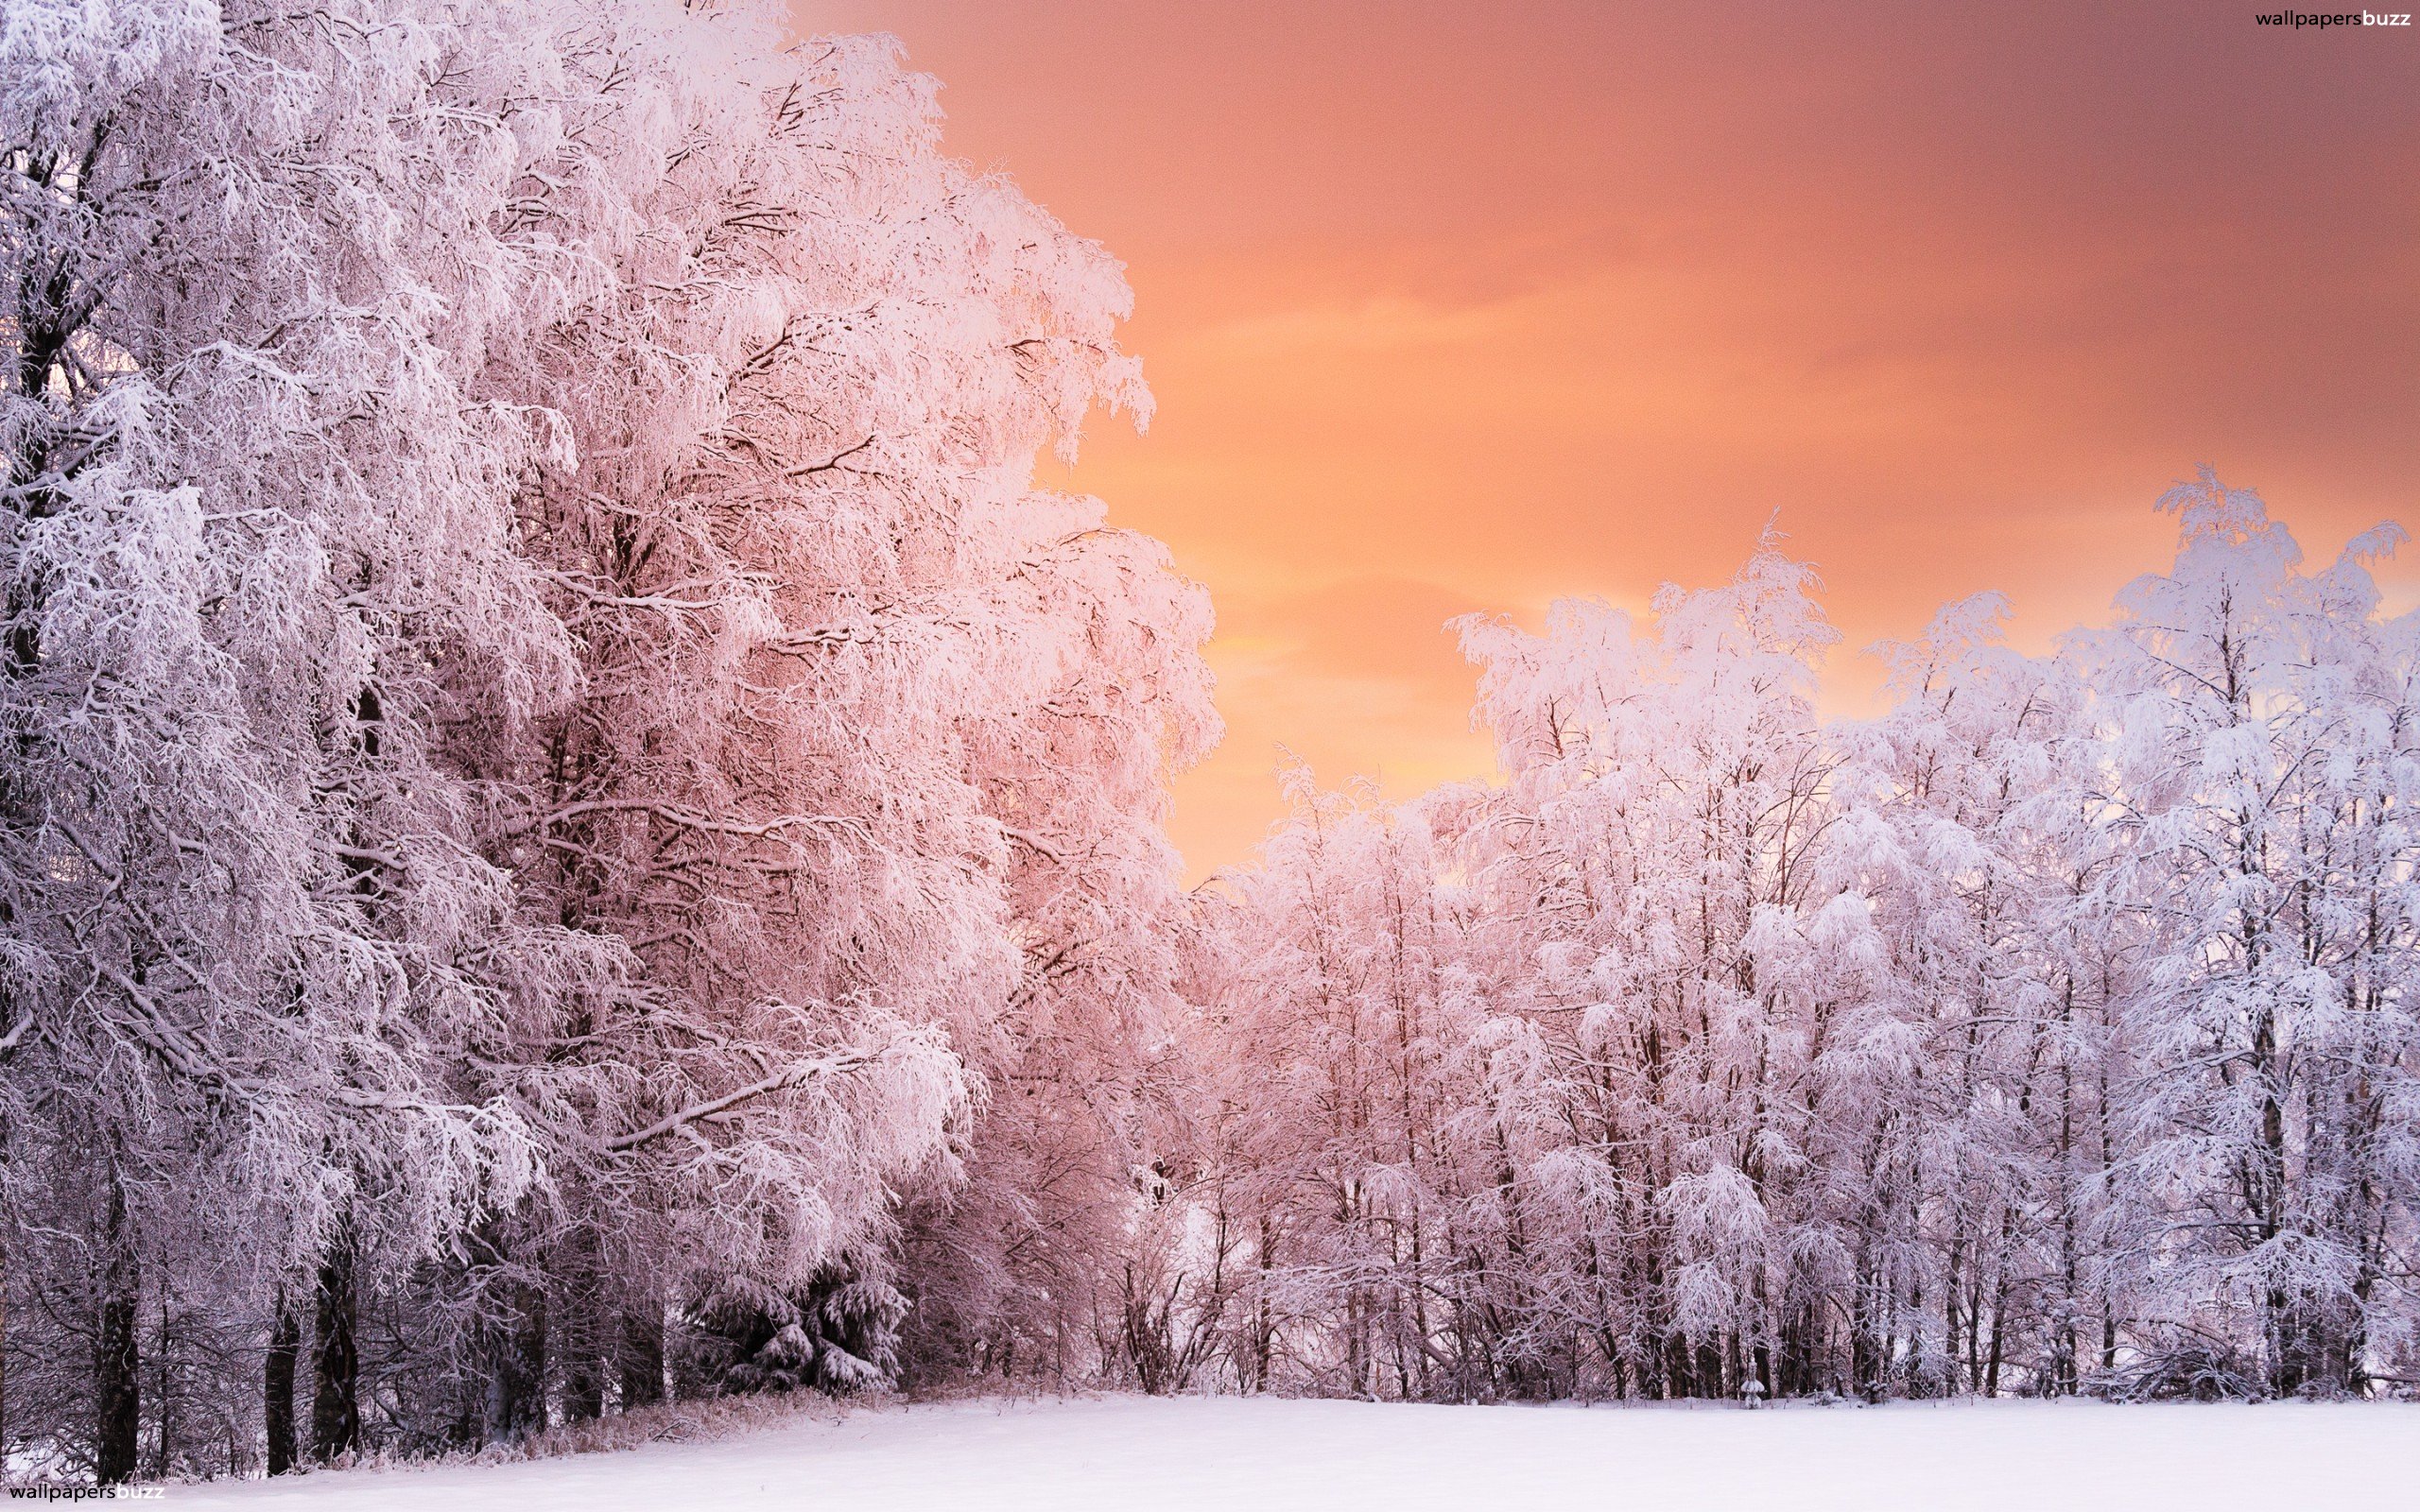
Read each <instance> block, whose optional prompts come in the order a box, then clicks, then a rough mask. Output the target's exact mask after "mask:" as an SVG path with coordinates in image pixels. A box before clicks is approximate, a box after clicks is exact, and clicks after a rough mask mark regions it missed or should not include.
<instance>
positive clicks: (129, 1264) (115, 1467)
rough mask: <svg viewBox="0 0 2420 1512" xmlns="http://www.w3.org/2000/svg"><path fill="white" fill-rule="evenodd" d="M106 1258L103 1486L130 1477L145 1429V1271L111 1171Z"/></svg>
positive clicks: (99, 1457) (99, 1411)
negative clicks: (138, 1327) (141, 1334)
mask: <svg viewBox="0 0 2420 1512" xmlns="http://www.w3.org/2000/svg"><path fill="white" fill-rule="evenodd" d="M103 1243H104V1245H105V1246H107V1251H108V1254H107V1258H106V1260H105V1261H104V1262H103V1271H102V1276H101V1314H100V1319H99V1324H100V1327H99V1331H98V1332H97V1333H96V1334H95V1338H94V1360H93V1364H94V1377H95V1394H94V1395H95V1402H94V1405H95V1409H96V1411H95V1424H94V1430H95V1431H94V1435H93V1441H94V1455H93V1475H94V1478H95V1480H96V1481H98V1482H99V1483H100V1484H101V1485H103V1486H115V1485H117V1484H118V1483H119V1482H121V1481H127V1480H130V1479H132V1478H133V1476H134V1470H135V1452H136V1446H137V1444H138V1442H139V1440H140V1438H141V1435H142V1429H143V1386H142V1377H141V1370H142V1364H143V1360H142V1351H141V1347H140V1346H139V1345H138V1344H137V1343H136V1342H135V1333H134V1329H135V1306H136V1302H137V1297H138V1293H139V1292H140V1290H141V1287H140V1284H139V1282H140V1279H141V1278H140V1276H139V1274H138V1272H137V1270H136V1268H135V1259H134V1241H133V1236H132V1235H131V1234H130V1233H128V1232H127V1222H126V1194H125V1192H124V1191H123V1190H122V1189H121V1188H120V1187H119V1186H118V1182H117V1173H116V1172H115V1171H114V1170H112V1172H111V1173H110V1206H109V1223H108V1228H107V1230H106V1233H105V1236H104V1239H103Z"/></svg>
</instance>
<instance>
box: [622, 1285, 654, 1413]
mask: <svg viewBox="0 0 2420 1512" xmlns="http://www.w3.org/2000/svg"><path fill="white" fill-rule="evenodd" d="M662 1400H664V1314H663V1311H662V1310H661V1309H660V1308H656V1307H653V1306H648V1307H638V1308H633V1309H631V1311H630V1312H628V1313H626V1314H623V1317H622V1410H623V1411H624V1412H628V1411H630V1410H631V1408H632V1407H649V1406H653V1405H654V1404H655V1403H657V1402H659V1401H662Z"/></svg>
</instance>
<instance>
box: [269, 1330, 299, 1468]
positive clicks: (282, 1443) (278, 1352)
mask: <svg viewBox="0 0 2420 1512" xmlns="http://www.w3.org/2000/svg"><path fill="white" fill-rule="evenodd" d="M301 1358H302V1321H301V1320H300V1319H299V1318H297V1317H296V1316H295V1315H294V1310H293V1309H292V1308H290V1307H288V1306H287V1305H286V1303H285V1288H284V1287H282V1286H281V1287H279V1288H278V1291H277V1318H276V1321H275V1323H274V1324H273V1325H272V1326H271V1329H270V1332H269V1336H268V1364H267V1365H266V1366H264V1367H263V1369H262V1372H261V1380H262V1388H263V1392H264V1399H263V1402H262V1414H261V1417H262V1420H263V1421H264V1422H265V1423H266V1424H267V1425H268V1472H269V1473H270V1474H271V1475H283V1474H285V1472H286V1471H288V1470H290V1469H293V1468H294V1366H295V1362H296V1361H298V1360H300V1359H301Z"/></svg>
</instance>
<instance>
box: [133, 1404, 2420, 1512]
mask: <svg viewBox="0 0 2420 1512" xmlns="http://www.w3.org/2000/svg"><path fill="white" fill-rule="evenodd" d="M2415 1497H2420V1406H2404V1405H2399V1404H2391V1403H2383V1402H2378V1403H2369V1402H2362V1403H2345V1404H2338V1405H2311V1404H2304V1403H2278V1404H2271V1405H2265V1406H2257V1407H2246V1406H2234V1405H2226V1406H2183V1405H2179V1406H2142V1407H2109V1406H2101V1405H2099V1404H2096V1403H2090V1402H2076V1401H2066V1402H2058V1403H2041V1402H1965V1403H1952V1404H1943V1405H1929V1404H1923V1403H1901V1404H1895V1405H1892V1406H1886V1407H1879V1408H1853V1407H1832V1408H1813V1407H1797V1406H1791V1407H1779V1408H1767V1409H1765V1410H1763V1411H1760V1412H1745V1411H1741V1410H1739V1409H1737V1408H1734V1407H1727V1406H1700V1407H1695V1408H1689V1407H1652V1406H1644V1407H1593V1408H1592V1407H1576V1406H1555V1407H1513V1406H1495V1407H1430V1406H1409V1405H1398V1404H1380V1403H1369V1402H1354V1401H1283V1400H1271V1399H1267V1398H1257V1399H1240V1400H1239V1399H1234V1398H1223V1399H1201V1398H1181V1399H1176V1400H1165V1399H1163V1400H1151V1399H1143V1398H1109V1399H1105V1400H1070V1401H1040V1402H1030V1401H1028V1402H1010V1403H990V1402H984V1403H965V1402H961V1403H953V1404H949V1405H942V1406H917V1407H898V1408H877V1409H871V1410H864V1411H857V1412H852V1413H849V1414H847V1415H846V1416H844V1417H840V1418H839V1419H838V1421H835V1420H833V1419H832V1418H831V1417H821V1418H815V1417H801V1418H799V1419H797V1420H795V1421H789V1422H784V1423H779V1424H777V1425H774V1426H770V1427H767V1428H764V1429H760V1430H757V1431H755V1432H753V1433H750V1434H747V1435H742V1436H739V1437H735V1438H726V1439H719V1440H716V1441H712V1442H706V1443H691V1444H659V1445H655V1446H652V1447H649V1448H646V1449H641V1450H636V1451H630V1452H620V1453H599V1454H582V1455H575V1456H571V1457H568V1458H563V1459H552V1460H541V1461H524V1462H519V1463H513V1464H503V1465H484V1466H481V1465H457V1466H447V1467H442V1468H440V1469H424V1470H385V1471H368V1470H363V1471H349V1472H337V1473H321V1474H315V1475H309V1476H302V1477H298V1478H295V1479H293V1480H282V1481H277V1482H266V1483H265V1482H248V1483H232V1484H231V1483H220V1484H216V1485H211V1486H172V1487H170V1488H169V1489H168V1493H167V1499H168V1500H170V1501H172V1502H174V1503H176V1505H177V1507H178V1508H180V1509H187V1512H193V1509H199V1508H204V1507H211V1508H216V1507H225V1508H230V1509H238V1508H240V1509H249V1512H285V1509H292V1512H303V1509H305V1508H308V1509H310V1512H321V1509H324V1512H476V1509H479V1508H485V1507H497V1508H505V1509H509V1512H617V1509H620V1508H626V1507H627V1508H641V1507H644V1508H648V1509H650V1512H661V1509H663V1508H666V1507H716V1508H722V1507H743V1508H744V1507H759V1506H761V1507H768V1508H770V1507H799V1508H808V1507H814V1508H824V1507H837V1508H846V1509H848V1512H893V1509H896V1512H948V1509H955V1508H960V1507H965V1508H982V1509H987V1512H988V1509H1002V1512H1010V1509H1021V1508H1034V1509H1048V1512H1073V1509H1092V1508H1117V1509H1119V1512H1128V1509H1132V1512H1191V1509H1196V1508H1200V1509H1204V1512H1207V1509H1214V1508H1215V1509H1217V1512H1280V1509H1286V1508H1319V1509H1321V1512H1343V1509H1353V1508H1362V1507H1369V1508H1376V1509H1382V1512H1404V1509H1409V1508H1416V1507H1441V1508H1442V1507H1451V1508H1456V1509H1468V1512H1480V1509H1487V1508H1498V1507H1508V1508H1525V1507H1540V1508H1547V1507H1557V1508H1572V1507H1585V1508H1589V1509H1591V1512H1596V1509H1621V1508H1630V1507H1638V1508H1664V1507H1671V1508H1685V1509H1687V1512H1723V1509H1728V1508H1735V1507H1737V1508H1756V1509H1771V1508H1789V1509H1791V1512H1808V1509H1819V1508H1833V1507H1839V1508H1852V1507H1853V1508H1857V1509H1858V1512H1871V1509H1873V1508H1876V1507H1892V1506H1902V1507H1940V1508H1978V1509H1983V1508H1997V1507H2008V1508H2023V1509H2025V1512H2041V1509H2042V1508H2044V1507H2061V1506H2066V1507H2084V1508H2098V1507H2109V1508H2120V1509H2123V1512H2155V1509H2161V1508H2192V1509H2195V1512H2210V1509H2216V1508H2229V1507H2258V1508H2263V1509H2277V1508H2285V1507H2298V1506H2310V1507H2351V1508H2370V1507H2376V1508H2384V1507H2394V1506H2411V1505H2414V1504H2415V1502H2414V1498H2415Z"/></svg>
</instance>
